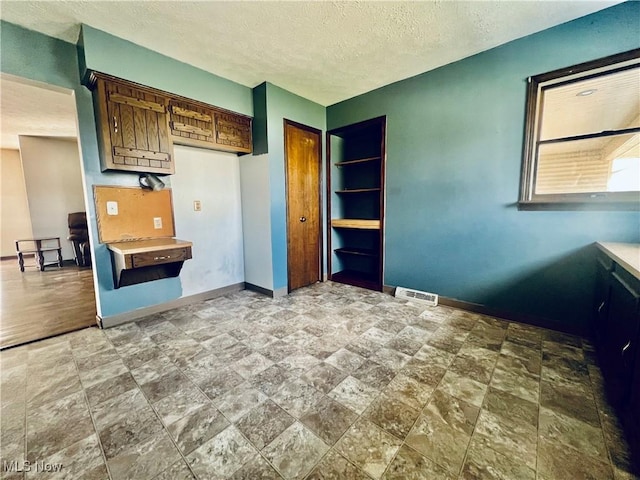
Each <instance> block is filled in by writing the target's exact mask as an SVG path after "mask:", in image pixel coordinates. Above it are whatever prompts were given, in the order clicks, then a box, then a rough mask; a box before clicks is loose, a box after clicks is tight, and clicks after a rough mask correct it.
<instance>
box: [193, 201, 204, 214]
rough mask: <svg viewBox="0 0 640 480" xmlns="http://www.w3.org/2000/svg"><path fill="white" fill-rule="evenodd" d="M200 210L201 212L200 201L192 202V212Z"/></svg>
mask: <svg viewBox="0 0 640 480" xmlns="http://www.w3.org/2000/svg"><path fill="white" fill-rule="evenodd" d="M200 210H202V204H201V203H200V200H194V201H193V211H194V212H199V211H200Z"/></svg>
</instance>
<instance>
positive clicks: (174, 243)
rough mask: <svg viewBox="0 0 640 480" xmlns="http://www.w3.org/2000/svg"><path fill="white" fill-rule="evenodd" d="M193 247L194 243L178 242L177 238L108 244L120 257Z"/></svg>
mask: <svg viewBox="0 0 640 480" xmlns="http://www.w3.org/2000/svg"><path fill="white" fill-rule="evenodd" d="M192 245H193V243H192V242H187V241H185V240H178V239H177V238H150V239H148V240H134V241H131V242H114V243H107V248H108V249H109V250H111V251H112V252H115V253H119V254H120V255H131V254H134V253H145V252H156V251H158V250H168V249H170V248H183V247H191V246H192Z"/></svg>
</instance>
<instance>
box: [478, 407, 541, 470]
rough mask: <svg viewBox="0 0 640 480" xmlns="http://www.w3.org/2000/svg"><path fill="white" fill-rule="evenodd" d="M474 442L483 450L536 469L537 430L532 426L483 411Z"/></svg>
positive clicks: (479, 418)
mask: <svg viewBox="0 0 640 480" xmlns="http://www.w3.org/2000/svg"><path fill="white" fill-rule="evenodd" d="M474 440H475V441H476V442H477V444H478V445H479V446H481V447H482V448H483V449H485V450H488V449H492V450H495V451H496V452H498V453H502V454H503V455H505V456H507V457H509V458H511V459H514V460H515V461H516V462H517V463H519V464H521V465H526V466H528V467H529V468H531V470H534V469H535V468H536V445H537V430H536V428H535V427H533V426H532V425H530V424H525V423H522V424H519V423H517V422H515V421H507V420H505V419H503V418H502V417H499V416H497V415H494V414H493V413H491V412H488V411H486V410H483V411H482V412H481V413H480V416H479V417H478V421H477V423H476V429H475V433H474Z"/></svg>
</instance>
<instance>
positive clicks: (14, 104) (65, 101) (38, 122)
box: [0, 76, 77, 150]
mask: <svg viewBox="0 0 640 480" xmlns="http://www.w3.org/2000/svg"><path fill="white" fill-rule="evenodd" d="M18 135H33V136H41V137H76V136H77V128H76V104H75V102H74V101H73V96H72V95H71V92H68V93H62V92H60V91H56V90H51V89H48V88H42V87H37V86H33V85H30V84H25V83H22V82H17V81H14V80H12V79H10V78H7V77H5V76H2V78H1V79H0V147H1V148H10V149H15V150H18V149H19V145H18Z"/></svg>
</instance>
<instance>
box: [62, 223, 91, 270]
mask: <svg viewBox="0 0 640 480" xmlns="http://www.w3.org/2000/svg"><path fill="white" fill-rule="evenodd" d="M68 224H69V236H68V237H67V240H69V241H70V242H71V244H72V245H73V256H74V257H75V261H76V265H78V266H79V267H88V266H90V265H91V248H90V245H89V229H88V227H87V214H86V213H85V212H74V213H70V214H69V217H68Z"/></svg>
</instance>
